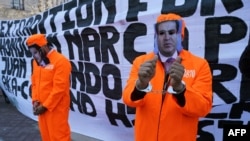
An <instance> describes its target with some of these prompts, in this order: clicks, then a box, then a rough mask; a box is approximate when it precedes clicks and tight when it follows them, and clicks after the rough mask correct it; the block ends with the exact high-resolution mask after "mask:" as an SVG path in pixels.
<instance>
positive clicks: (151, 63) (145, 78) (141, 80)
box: [136, 55, 158, 89]
mask: <svg viewBox="0 0 250 141" xmlns="http://www.w3.org/2000/svg"><path fill="white" fill-rule="evenodd" d="M157 60H158V56H157V55H155V56H154V58H152V59H151V60H148V61H146V62H144V63H143V64H141V66H140V68H139V72H138V81H136V87H137V88H139V89H145V88H146V87H147V86H148V83H149V81H150V80H151V79H152V78H153V76H154V75H155V66H156V62H157Z"/></svg>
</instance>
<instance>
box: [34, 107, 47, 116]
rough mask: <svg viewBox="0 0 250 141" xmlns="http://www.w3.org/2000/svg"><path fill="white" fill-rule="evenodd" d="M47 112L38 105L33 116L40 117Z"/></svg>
mask: <svg viewBox="0 0 250 141" xmlns="http://www.w3.org/2000/svg"><path fill="white" fill-rule="evenodd" d="M46 111H47V108H46V107H44V106H43V105H39V106H38V107H37V108H36V109H35V110H34V115H41V114H43V113H44V112H46Z"/></svg>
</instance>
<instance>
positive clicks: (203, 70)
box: [181, 60, 213, 117]
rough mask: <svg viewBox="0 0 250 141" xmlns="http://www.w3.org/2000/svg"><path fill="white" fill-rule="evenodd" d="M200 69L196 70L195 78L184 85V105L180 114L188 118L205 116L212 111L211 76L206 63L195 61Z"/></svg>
mask: <svg viewBox="0 0 250 141" xmlns="http://www.w3.org/2000/svg"><path fill="white" fill-rule="evenodd" d="M194 62H196V63H197V64H198V63H199V65H200V67H199V68H198V69H196V73H197V74H196V78H195V80H194V82H193V83H192V84H187V85H186V91H185V94H184V96H185V105H184V107H183V108H181V110H182V112H183V113H184V114H186V115H189V116H200V117H204V116H206V115H207V114H208V113H209V112H210V110H211V109H212V93H213V92H212V74H211V70H210V67H209V64H208V62H207V61H198V60H197V61H195V60H194Z"/></svg>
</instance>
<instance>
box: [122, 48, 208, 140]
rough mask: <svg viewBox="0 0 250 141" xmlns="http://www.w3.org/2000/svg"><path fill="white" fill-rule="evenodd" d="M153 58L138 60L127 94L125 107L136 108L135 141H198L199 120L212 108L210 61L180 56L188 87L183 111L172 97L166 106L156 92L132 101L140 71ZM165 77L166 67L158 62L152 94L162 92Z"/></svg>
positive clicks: (131, 74)
mask: <svg viewBox="0 0 250 141" xmlns="http://www.w3.org/2000/svg"><path fill="white" fill-rule="evenodd" d="M153 56H154V53H153V52H152V53H149V54H146V55H142V56H140V57H139V58H136V59H135V60H134V62H133V66H132V68H131V72H130V75H129V78H128V80H127V84H126V86H125V88H124V91H123V101H124V103H125V104H127V105H128V106H131V107H136V115H135V141H196V135H197V127H198V121H199V117H204V116H206V115H207V114H208V113H209V112H210V110H211V108H212V75H211V71H210V68H209V65H208V63H207V61H206V60H204V59H201V58H199V57H196V56H194V55H192V54H191V53H190V52H188V51H186V50H182V51H181V52H180V56H181V58H182V64H183V65H184V67H185V74H184V76H183V79H182V80H183V81H184V82H185V84H186V91H185V93H184V96H185V100H186V103H185V105H184V106H183V107H181V106H179V105H178V104H177V101H176V97H174V96H173V95H172V94H169V93H167V94H166V96H165V99H164V101H163V102H162V94H160V93H154V92H149V93H147V94H146V95H145V96H144V97H143V98H142V99H139V100H136V101H132V100H131V94H132V92H133V91H134V89H135V82H136V80H137V79H138V70H139V67H140V65H141V64H142V63H143V62H145V61H146V60H149V59H152V58H153ZM164 75H165V73H164V69H163V66H162V64H161V62H160V61H159V60H158V62H157V64H156V73H155V76H154V77H153V78H152V79H151V81H150V83H151V84H152V87H153V88H152V90H162V88H163V83H164Z"/></svg>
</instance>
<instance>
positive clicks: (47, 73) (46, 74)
mask: <svg viewBox="0 0 250 141" xmlns="http://www.w3.org/2000/svg"><path fill="white" fill-rule="evenodd" d="M54 69H55V68H54V67H52V66H48V65H47V66H46V67H45V68H43V69H41V80H42V81H46V82H49V81H51V82H52V80H53V76H54V73H55V70H54Z"/></svg>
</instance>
